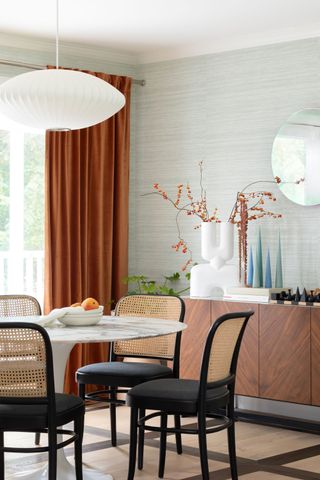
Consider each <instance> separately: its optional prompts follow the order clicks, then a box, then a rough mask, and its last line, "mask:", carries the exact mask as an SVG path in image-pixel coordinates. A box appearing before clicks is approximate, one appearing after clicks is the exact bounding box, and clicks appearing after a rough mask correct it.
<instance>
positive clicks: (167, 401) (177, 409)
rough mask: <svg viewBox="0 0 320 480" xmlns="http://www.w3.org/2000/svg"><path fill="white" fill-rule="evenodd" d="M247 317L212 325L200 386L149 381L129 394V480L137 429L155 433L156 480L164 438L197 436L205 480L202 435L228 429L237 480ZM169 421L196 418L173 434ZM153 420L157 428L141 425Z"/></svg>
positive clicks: (176, 381)
mask: <svg viewBox="0 0 320 480" xmlns="http://www.w3.org/2000/svg"><path fill="white" fill-rule="evenodd" d="M252 314H253V312H240V313H230V314H227V315H223V316H221V317H219V318H218V319H217V320H216V321H215V323H214V325H213V326H212V327H211V329H210V331H209V335H208V338H207V341H206V345H205V349H204V353H203V359H202V365H201V370H200V378H199V380H184V379H176V378H168V379H161V380H153V381H150V382H146V383H143V384H141V385H137V386H136V387H133V388H132V389H131V390H130V391H129V392H128V394H127V405H129V406H130V407H131V421H130V457H129V470H128V480H133V478H134V472H135V464H136V449H137V430H138V429H139V431H140V430H141V429H143V430H150V431H156V432H160V458H159V472H158V474H159V477H160V478H162V477H163V475H164V467H165V455H166V438H167V433H168V432H169V433H175V434H176V433H180V434H181V433H187V434H196V435H198V441H199V450H200V460H201V471H202V478H203V479H204V480H209V468H208V456H207V439H206V435H207V433H212V432H217V431H220V430H223V429H225V428H227V429H228V445H229V458H230V467H231V477H232V480H237V478H238V477H237V464H236V450H235V431H234V385H235V378H236V367H237V360H238V355H239V350H240V345H241V340H242V337H243V333H244V331H245V328H246V325H247V322H248V320H249V318H250V317H251V315H252ZM190 361H192V359H190ZM147 409H148V410H156V412H155V413H151V414H149V415H147V416H145V417H144V418H141V417H139V418H138V412H139V411H141V410H142V411H145V410H147ZM221 411H222V413H221ZM168 415H175V416H177V415H185V416H196V417H197V419H198V424H197V428H188V427H180V428H177V426H176V425H175V427H172V428H168V427H167V417H168ZM156 416H159V417H160V426H159V427H157V426H151V425H148V424H146V422H148V420H150V419H151V418H154V417H156ZM207 418H210V419H211V418H215V419H216V424H215V425H214V426H207V424H206V419H207Z"/></svg>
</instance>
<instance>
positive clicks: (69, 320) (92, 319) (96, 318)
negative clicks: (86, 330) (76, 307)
mask: <svg viewBox="0 0 320 480" xmlns="http://www.w3.org/2000/svg"><path fill="white" fill-rule="evenodd" d="M101 319H102V313H100V314H97V315H79V314H77V315H71V314H69V315H64V316H63V317H61V318H59V319H58V320H59V322H61V323H63V324H64V325H68V326H75V327H84V326H88V325H96V324H97V323H99V322H100V320H101Z"/></svg>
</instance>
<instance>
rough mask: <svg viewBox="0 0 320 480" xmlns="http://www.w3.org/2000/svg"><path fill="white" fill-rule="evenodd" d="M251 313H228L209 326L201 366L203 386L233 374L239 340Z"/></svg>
mask: <svg viewBox="0 0 320 480" xmlns="http://www.w3.org/2000/svg"><path fill="white" fill-rule="evenodd" d="M251 315H253V312H252V311H249V312H236V313H228V314H225V315H222V316H221V317H219V318H218V319H217V320H216V321H215V323H214V324H213V326H212V327H211V330H210V332H209V335H208V338H207V341H206V345H205V349H204V353H203V359H202V366H201V374H200V378H201V384H202V387H203V388H206V387H205V385H204V384H208V385H210V384H214V383H215V382H219V381H220V382H221V381H223V380H225V379H228V378H230V377H231V376H233V377H234V376H235V373H236V367H237V361H238V356H239V350H240V345H241V340H242V337H243V334H244V331H245V328H246V325H247V323H248V320H249V318H250V317H251ZM200 390H201V389H200Z"/></svg>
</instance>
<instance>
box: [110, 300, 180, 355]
mask: <svg viewBox="0 0 320 480" xmlns="http://www.w3.org/2000/svg"><path fill="white" fill-rule="evenodd" d="M115 313H116V315H118V316H120V317H123V316H124V317H143V318H161V319H165V320H173V321H175V322H178V321H183V317H184V306H183V302H182V301H181V299H180V298H179V297H175V296H172V295H128V296H126V297H123V298H121V299H120V300H119V302H118V303H117V306H116V312H115ZM176 338H177V334H176V333H174V334H171V335H165V336H161V337H157V338H147V339H138V340H131V341H128V340H126V341H125V342H115V343H114V345H113V352H114V354H115V355H119V356H127V357H128V356H133V357H152V358H160V359H166V360H172V359H173V357H174V355H175V348H176Z"/></svg>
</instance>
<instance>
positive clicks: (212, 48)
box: [0, 0, 320, 62]
mask: <svg viewBox="0 0 320 480" xmlns="http://www.w3.org/2000/svg"><path fill="white" fill-rule="evenodd" d="M55 1H56V0H28V1H24V2H22V1H21V0H10V1H9V0H8V1H7V2H6V4H5V8H3V7H2V9H1V15H0V32H1V33H5V34H14V35H25V36H30V37H34V38H37V39H45V40H52V39H53V38H54V36H55V28H56V26H55V16H56V4H55ZM17 13H18V14H17ZM318 35H319V36H320V0H121V1H115V0H113V1H110V0H60V39H61V40H62V41H65V42H75V43H80V44H86V45H97V46H100V47H106V48H109V49H112V50H118V51H122V52H126V53H132V54H133V55H136V56H137V59H138V60H139V61H141V62H152V61H159V60H164V59H171V58H179V57H186V56H193V55H201V54H206V53H212V52H218V51H224V50H233V49H237V48H245V47H250V46H255V45H263V44H270V43H277V42H281V41H287V40H295V39H300V38H308V37H314V36H318Z"/></svg>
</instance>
